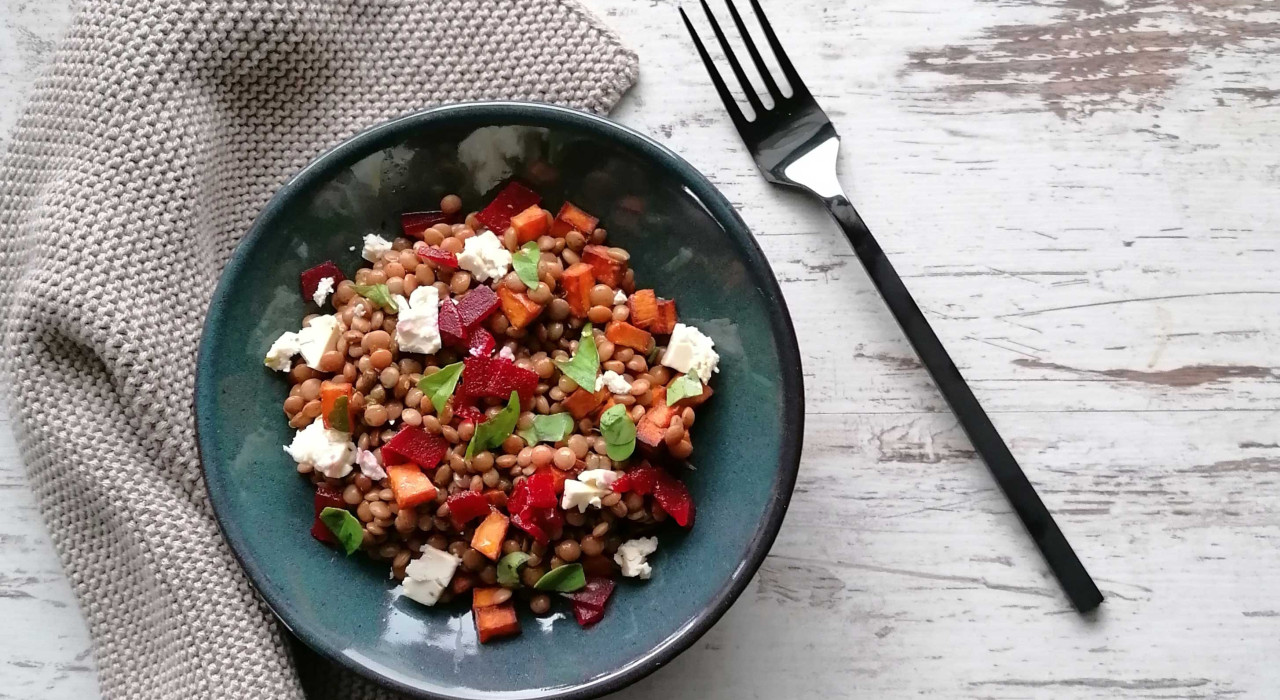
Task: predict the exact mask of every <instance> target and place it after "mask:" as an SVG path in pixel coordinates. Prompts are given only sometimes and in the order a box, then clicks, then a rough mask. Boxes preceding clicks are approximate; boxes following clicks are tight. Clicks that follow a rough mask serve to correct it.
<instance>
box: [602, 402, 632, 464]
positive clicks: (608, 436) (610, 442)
mask: <svg viewBox="0 0 1280 700" xmlns="http://www.w3.org/2000/svg"><path fill="white" fill-rule="evenodd" d="M600 434H601V435H604V443H605V452H606V453H608V455H609V459H612V460H614V461H621V460H624V459H626V458H628V457H630V456H631V453H632V452H635V450H636V425H635V423H632V422H631V415H630V414H628V413H627V408H626V406H623V405H622V404H616V405H614V406H611V407H610V408H609V410H607V411H605V412H604V413H603V414H602V415H601V416H600Z"/></svg>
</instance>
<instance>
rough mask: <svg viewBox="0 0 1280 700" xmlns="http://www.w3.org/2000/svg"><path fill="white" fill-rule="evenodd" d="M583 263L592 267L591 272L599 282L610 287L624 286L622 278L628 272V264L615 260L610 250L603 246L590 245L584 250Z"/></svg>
mask: <svg viewBox="0 0 1280 700" xmlns="http://www.w3.org/2000/svg"><path fill="white" fill-rule="evenodd" d="M582 262H584V263H586V264H588V265H590V266H591V272H592V273H593V274H594V275H595V276H596V280H597V281H599V282H601V283H603V284H607V285H609V286H610V287H616V286H618V285H619V284H622V276H623V275H624V274H625V273H626V271H627V264H626V263H624V262H622V261H621V260H615V259H614V257H613V256H612V255H610V254H609V249H608V248H606V247H604V246H602V245H589V246H587V247H586V248H583V249H582Z"/></svg>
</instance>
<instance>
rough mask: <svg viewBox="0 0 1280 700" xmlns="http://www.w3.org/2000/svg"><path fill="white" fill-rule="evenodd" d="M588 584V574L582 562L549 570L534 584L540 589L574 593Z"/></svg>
mask: <svg viewBox="0 0 1280 700" xmlns="http://www.w3.org/2000/svg"><path fill="white" fill-rule="evenodd" d="M586 585H587V575H586V573H584V572H583V571H582V565H581V564H564V565H562V566H557V567H556V568H554V569H552V570H550V571H548V572H547V573H545V574H543V575H542V578H540V579H538V582H537V583H535V584H533V587H534V588H536V589H538V590H540V591H559V592H561V593H572V592H573V591H576V590H578V589H579V588H582V587H584V586H586Z"/></svg>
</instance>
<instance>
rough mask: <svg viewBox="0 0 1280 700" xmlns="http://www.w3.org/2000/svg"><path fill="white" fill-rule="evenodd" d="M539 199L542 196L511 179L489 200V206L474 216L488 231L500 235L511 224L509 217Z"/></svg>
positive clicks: (540, 199) (537, 201)
mask: <svg viewBox="0 0 1280 700" xmlns="http://www.w3.org/2000/svg"><path fill="white" fill-rule="evenodd" d="M541 201H542V197H540V196H538V193H537V192H534V191H533V190H531V189H529V188H528V187H525V186H524V185H522V184H520V183H518V182H515V181H512V182H509V183H507V186H506V187H504V188H502V191H501V192H499V193H498V196H496V197H494V198H493V201H492V202H489V206H487V207H485V208H484V209H482V210H480V212H479V213H478V214H476V218H477V219H479V220H480V223H482V224H484V225H485V227H486V228H488V229H489V230H490V231H493V232H494V233H495V234H497V235H499V236H501V235H502V233H503V232H504V231H506V230H507V227H508V226H510V225H511V217H513V216H515V215H516V214H519V213H520V212H522V211H524V210H525V209H528V208H529V207H531V206H533V205H535V204H537V203H539V202H541Z"/></svg>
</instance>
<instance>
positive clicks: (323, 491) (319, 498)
mask: <svg viewBox="0 0 1280 700" xmlns="http://www.w3.org/2000/svg"><path fill="white" fill-rule="evenodd" d="M312 505H313V507H314V508H315V516H316V517H315V521H314V522H312V523H311V536H312V537H314V538H316V539H317V540H320V541H321V542H323V543H325V544H337V543H338V539H337V538H336V537H334V536H333V533H332V532H330V531H329V527H328V526H327V525H325V524H324V522H323V521H321V520H320V511H322V510H324V509H325V508H346V507H347V503H346V501H343V500H342V492H341V491H339V490H338V489H335V488H333V487H332V486H330V485H328V484H324V483H322V484H320V485H319V486H317V487H316V495H315V499H314V500H313V501H312Z"/></svg>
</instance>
